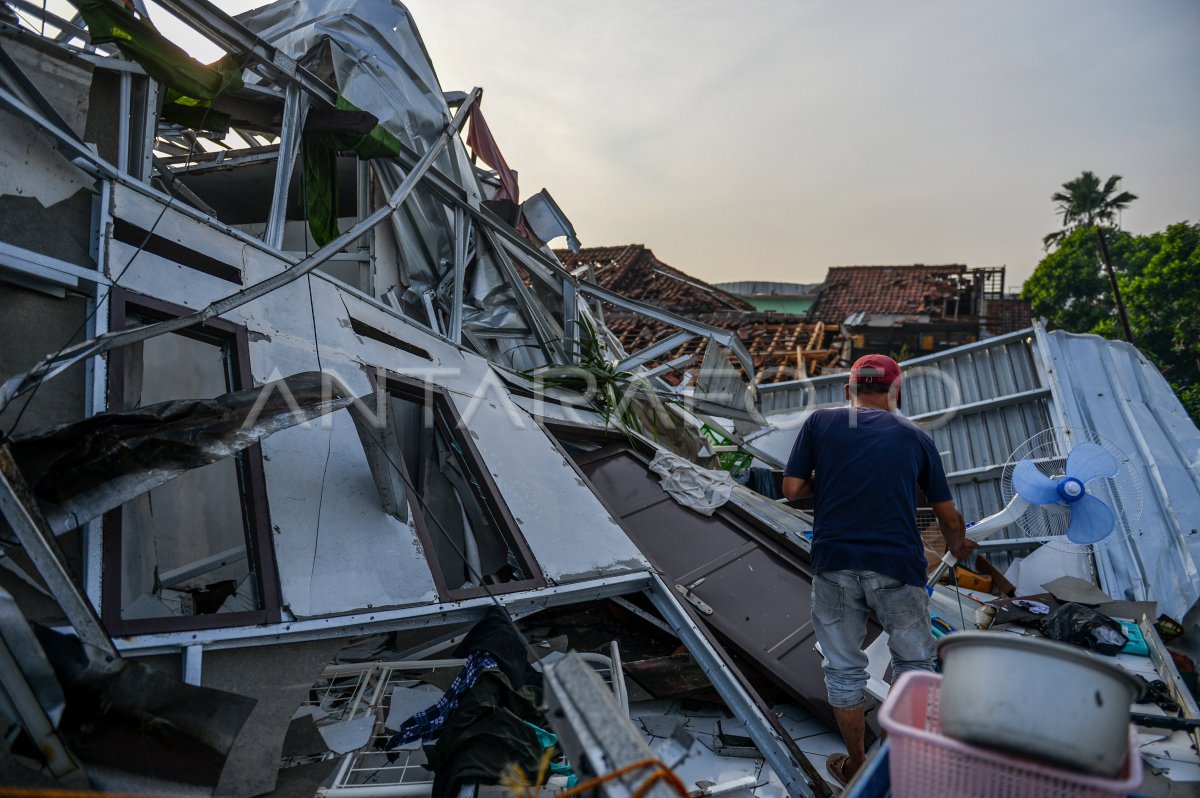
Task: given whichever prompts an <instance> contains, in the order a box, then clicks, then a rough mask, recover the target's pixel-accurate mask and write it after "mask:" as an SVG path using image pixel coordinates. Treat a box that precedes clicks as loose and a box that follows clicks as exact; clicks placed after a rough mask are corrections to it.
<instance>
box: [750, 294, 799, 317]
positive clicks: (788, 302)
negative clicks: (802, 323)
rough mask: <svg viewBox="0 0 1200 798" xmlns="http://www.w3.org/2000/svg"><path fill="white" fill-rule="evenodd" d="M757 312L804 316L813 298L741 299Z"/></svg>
mask: <svg viewBox="0 0 1200 798" xmlns="http://www.w3.org/2000/svg"><path fill="white" fill-rule="evenodd" d="M742 299H745V300H746V301H747V302H749V303H750V304H751V305H754V307H755V308H756V309H757V310H773V311H775V312H776V313H796V314H804V313H807V312H808V309H809V308H811V307H812V303H813V298H812V297H810V296H805V297H787V296H747V297H742Z"/></svg>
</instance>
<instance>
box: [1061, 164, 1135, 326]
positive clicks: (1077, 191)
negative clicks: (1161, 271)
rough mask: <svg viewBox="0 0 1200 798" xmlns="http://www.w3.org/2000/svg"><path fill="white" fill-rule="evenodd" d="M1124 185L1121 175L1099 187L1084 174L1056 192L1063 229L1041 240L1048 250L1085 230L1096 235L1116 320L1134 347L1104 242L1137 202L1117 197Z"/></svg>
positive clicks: (1132, 197)
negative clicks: (1110, 229)
mask: <svg viewBox="0 0 1200 798" xmlns="http://www.w3.org/2000/svg"><path fill="white" fill-rule="evenodd" d="M1120 182H1121V176H1120V175H1113V176H1112V177H1110V178H1109V179H1108V180H1106V181H1105V182H1104V185H1103V186H1101V185H1100V178H1099V177H1097V176H1096V175H1095V174H1094V173H1092V172H1084V173H1083V174H1081V175H1080V176H1079V177H1077V178H1075V179H1074V180H1069V181H1067V182H1066V183H1063V185H1062V187H1063V190H1062V191H1056V192H1054V194H1053V195H1052V196H1051V197H1050V199H1052V200H1054V202H1056V203H1058V213H1059V215H1060V216H1062V229H1061V230H1056V231H1055V232H1053V233H1050V234H1049V235H1048V236H1046V237H1045V238H1043V239H1042V244H1043V245H1044V246H1045V247H1046V249H1050V247H1051V245H1053V244H1057V243H1058V242H1060V241H1062V240H1063V239H1064V238H1066V237H1067V236H1069V235H1070V234H1071V233H1073V232H1075V231H1076V230H1079V229H1081V228H1083V229H1091V230H1094V231H1095V232H1096V238H1097V240H1099V242H1100V259H1101V260H1102V261H1104V269H1105V271H1107V272H1108V282H1109V284H1111V285H1112V293H1113V303H1114V304H1115V305H1116V306H1117V317H1118V318H1119V319H1120V320H1121V329H1122V331H1124V333H1125V340H1126V341H1129V342H1130V343H1133V331H1132V330H1130V329H1129V318H1128V317H1127V316H1126V315H1125V303H1124V302H1122V301H1121V289H1120V288H1119V287H1118V286H1117V274H1116V272H1114V271H1113V265H1112V259H1111V258H1110V257H1109V255H1108V244H1107V243H1106V242H1105V240H1104V227H1105V226H1112V225H1113V223H1114V221H1115V219H1116V215H1117V212H1118V211H1121V210H1124V209H1125V208H1126V207H1127V206H1128V205H1129V203H1131V202H1133V201H1134V200H1135V199H1137V195H1136V194H1130V193H1129V192H1128V191H1122V192H1121V193H1120V194H1117V193H1116V191H1117V184H1118V183H1120Z"/></svg>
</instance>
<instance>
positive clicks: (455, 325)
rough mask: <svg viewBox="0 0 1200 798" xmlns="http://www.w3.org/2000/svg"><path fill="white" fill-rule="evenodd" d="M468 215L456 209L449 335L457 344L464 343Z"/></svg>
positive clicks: (460, 209)
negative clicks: (463, 322)
mask: <svg viewBox="0 0 1200 798" xmlns="http://www.w3.org/2000/svg"><path fill="white" fill-rule="evenodd" d="M468 229H469V228H468V227H467V215H466V213H465V212H464V211H463V209H462V208H457V207H456V208H455V209H454V280H453V282H452V283H451V284H450V291H451V292H452V299H451V301H450V329H449V330H448V335H447V337H448V338H449V339H450V340H451V341H452V342H453V343H455V344H461V343H462V317H463V291H464V290H466V289H465V288H464V286H463V280H464V279H465V277H466V273H467V230H468Z"/></svg>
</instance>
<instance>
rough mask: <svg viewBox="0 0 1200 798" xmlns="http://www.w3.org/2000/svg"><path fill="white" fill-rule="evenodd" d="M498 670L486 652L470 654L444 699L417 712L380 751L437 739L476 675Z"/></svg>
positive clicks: (477, 676)
mask: <svg viewBox="0 0 1200 798" xmlns="http://www.w3.org/2000/svg"><path fill="white" fill-rule="evenodd" d="M499 667H500V663H498V662H497V661H496V659H495V657H493V656H492V655H491V654H489V653H488V652H486V651H476V652H474V653H473V654H471V656H469V657H467V661H466V662H464V663H463V666H462V670H461V671H459V672H458V676H456V677H455V678H454V681H453V682H451V684H450V689H449V690H447V691H446V693H445V695H443V696H442V697H441V698H439V699H438V701H437V703H436V704H434V705H433V706H431V707H430V708H429V709H426V710H422V711H421V712H418V713H417V714H415V715H413V716H412V717H411V718H409V719H408V720H406V721H404V723H402V724H400V731H398V732H396V733H395V734H393V735H392V737H391V739H389V740H388V741H387V743H385V744H384V746H383V750H385V751H390V750H392V749H393V748H395V747H396V746H398V745H404V744H405V743H408V742H412V741H413V740H432V739H433V738H435V737H437V736H438V732H440V731H441V729H442V724H444V723H445V722H446V718H448V717H450V713H452V712H454V710H455V709H457V708H458V702H459V701H461V700H462V697H463V694H464V693H466V692H467V691H468V690H470V689H471V687H472V685H474V684H475V680H476V679H478V678H479V674H481V673H483V672H484V671H486V670H490V669H492V668H499Z"/></svg>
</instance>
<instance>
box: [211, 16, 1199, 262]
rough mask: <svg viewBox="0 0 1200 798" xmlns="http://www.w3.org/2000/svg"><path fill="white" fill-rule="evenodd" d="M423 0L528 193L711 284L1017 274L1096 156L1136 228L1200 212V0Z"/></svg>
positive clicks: (427, 24)
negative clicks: (869, 267)
mask: <svg viewBox="0 0 1200 798" xmlns="http://www.w3.org/2000/svg"><path fill="white" fill-rule="evenodd" d="M235 3H236V5H235ZM220 4H221V5H222V6H223V7H226V8H229V9H230V10H236V11H240V10H242V9H244V8H246V7H248V6H250V5H257V3H254V4H251V3H246V2H239V0H233V2H229V1H228V0H227V1H226V2H222V3H220ZM407 5H408V7H409V9H410V10H411V12H412V14H413V16H414V18H415V19H416V21H417V25H418V27H419V29H420V31H421V33H422V35H423V37H424V39H425V43H426V46H427V47H428V49H429V52H430V55H431V56H432V59H433V63H434V66H435V67H436V69H437V70H438V74H439V77H440V78H441V81H442V85H443V88H444V89H447V90H453V89H469V88H470V87H471V86H474V85H478V86H482V87H483V88H484V89H485V97H484V103H483V108H484V111H485V112H486V114H487V117H488V120H489V122H490V123H491V127H492V131H493V133H494V134H495V136H496V138H497V141H498V142H499V144H500V146H501V148H502V149H503V151H504V153H505V156H506V157H507V159H508V162H509V164H510V165H512V166H513V167H515V168H516V169H517V170H518V171H519V173H520V181H521V188H522V193H523V194H524V195H527V194H529V193H532V192H534V191H537V190H538V189H540V188H542V187H546V188H549V189H550V191H551V193H552V194H553V195H554V196H555V198H556V199H557V200H558V202H559V205H561V206H562V208H563V209H564V211H565V212H566V213H567V215H568V216H570V217H571V219H572V221H573V222H574V224H575V227H576V230H577V231H578V233H579V237H580V239H581V240H582V241H583V243H584V245H585V246H598V245H608V244H623V243H642V244H646V245H647V246H649V247H650V248H652V249H653V250H654V251H655V253H656V254H657V255H658V256H659V257H660V258H661V259H663V260H664V261H666V262H667V263H670V264H671V265H673V266H675V267H677V268H680V269H683V270H684V271H686V272H689V273H691V274H693V275H696V276H698V277H701V278H704V279H707V280H713V281H721V280H739V279H760V280H780V281H795V282H817V281H820V280H821V279H823V277H824V274H825V270H826V269H827V268H828V267H829V266H834V265H848V264H877V263H888V264H902V263H951V262H953V263H966V264H968V265H970V266H1000V265H1007V266H1008V268H1009V283H1010V285H1015V284H1016V283H1018V282H1020V281H1021V280H1023V279H1024V278H1025V277H1026V276H1028V274H1029V273H1030V272H1031V271H1032V269H1033V267H1034V266H1035V265H1036V263H1037V261H1038V260H1039V258H1040V257H1041V256H1042V250H1041V238H1042V236H1043V235H1044V234H1045V233H1047V232H1049V231H1050V230H1052V229H1054V228H1055V227H1056V225H1057V219H1056V217H1055V215H1054V207H1053V205H1052V203H1051V202H1050V195H1051V194H1052V193H1053V192H1054V191H1055V190H1056V189H1057V188H1058V187H1059V185H1060V184H1061V183H1063V182H1065V181H1067V180H1069V179H1071V178H1074V177H1076V176H1078V175H1079V173H1080V172H1081V171H1083V170H1085V169H1090V170H1092V171H1095V172H1096V173H1098V174H1099V175H1100V176H1101V177H1102V178H1104V177H1107V176H1108V175H1111V174H1120V175H1123V176H1124V178H1125V180H1124V183H1123V185H1122V188H1123V189H1124V190H1128V191H1132V192H1133V193H1135V194H1137V195H1138V196H1139V197H1140V199H1138V200H1137V202H1135V203H1134V204H1133V205H1132V207H1131V209H1130V210H1129V211H1127V212H1126V213H1125V214H1124V217H1123V219H1122V224H1123V226H1124V227H1125V228H1126V229H1129V230H1131V231H1134V232H1139V233H1144V232H1151V231H1154V230H1159V229H1162V228H1163V227H1165V226H1166V225H1167V224H1170V223H1172V222H1177V221H1182V220H1197V219H1200V3H1197V2H1194V0H1177V1H1172V2H1165V1H1161V0H1156V2H1152V3H1130V2H1119V1H1117V0H1103V1H1102V2H1083V1H1082V0H1081V1H1079V2H1053V3H1047V2H1041V1H1040V0H1037V1H1035V0H1017V1H1016V2H1004V3H990V4H982V3H963V2H953V1H951V0H928V1H926V0H920V1H917V0H908V2H902V3H842V2H782V1H781V0H758V1H755V0H750V1H749V2H745V1H743V2H736V3H733V2H723V3H718V2H709V1H708V0H691V1H689V2H657V1H655V2H647V1H646V0H601V1H600V2H591V3H580V2H566V1H565V0H521V2H508V3H496V2H487V0H411V2H409V3H408V4H407ZM557 244H558V245H561V241H560V242H557Z"/></svg>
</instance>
